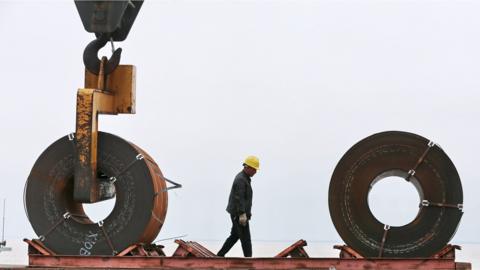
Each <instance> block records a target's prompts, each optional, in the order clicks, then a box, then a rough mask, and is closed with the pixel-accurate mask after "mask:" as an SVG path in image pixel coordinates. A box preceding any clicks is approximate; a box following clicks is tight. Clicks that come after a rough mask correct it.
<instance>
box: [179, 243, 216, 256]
mask: <svg viewBox="0 0 480 270" xmlns="http://www.w3.org/2000/svg"><path fill="white" fill-rule="evenodd" d="M175 243H177V244H178V247H177V249H176V250H175V252H174V253H173V255H172V257H217V255H215V254H214V253H213V252H211V251H210V250H208V249H207V248H206V247H204V246H202V245H200V244H199V243H197V242H194V241H183V240H181V239H177V240H175Z"/></svg>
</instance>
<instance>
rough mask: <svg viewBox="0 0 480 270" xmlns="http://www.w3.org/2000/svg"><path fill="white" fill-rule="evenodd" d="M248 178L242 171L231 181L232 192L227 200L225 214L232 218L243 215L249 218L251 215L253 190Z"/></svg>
mask: <svg viewBox="0 0 480 270" xmlns="http://www.w3.org/2000/svg"><path fill="white" fill-rule="evenodd" d="M251 181H252V180H251V179H250V177H249V176H248V175H247V174H246V173H245V172H244V171H243V170H242V171H241V172H240V173H238V174H237V176H235V180H233V185H232V190H231V191H230V196H229V198H228V205H227V212H228V213H230V214H231V215H233V216H239V215H241V214H243V213H246V214H247V217H248V218H250V216H251V215H252V197H253V190H252V186H251V185H250V183H251Z"/></svg>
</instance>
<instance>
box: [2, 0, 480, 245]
mask: <svg viewBox="0 0 480 270" xmlns="http://www.w3.org/2000/svg"><path fill="white" fill-rule="evenodd" d="M479 10H480V2H477V1H422V2H419V1H393V0H392V1H366V0H365V1H360V0H358V1H302V0H296V1H280V0H278V1H200V0H198V1H180V0H178V1H157V2H154V1H146V2H145V3H144V5H143V7H142V9H141V11H140V14H139V16H138V17H137V20H136V22H135V24H134V26H133V28H132V31H131V32H130V34H129V37H128V39H127V40H126V41H125V42H122V43H117V44H116V46H117V47H118V46H120V47H122V48H123V50H124V51H123V54H122V63H124V64H134V65H136V66H137V114H136V115H121V116H116V117H114V116H102V117H101V118H100V129H101V130H103V131H108V132H110V133H114V134H116V135H119V136H121V137H123V138H125V139H127V140H130V141H132V142H134V143H135V144H137V145H139V146H141V147H142V148H144V149H145V150H146V151H147V152H148V153H149V154H150V155H152V156H153V157H154V158H155V159H156V161H157V163H158V164H159V165H160V168H161V169H162V171H163V173H164V174H165V176H166V177H168V178H170V179H172V180H175V181H178V182H180V183H182V184H183V185H184V188H182V189H180V190H178V191H175V192H172V193H171V194H170V198H169V209H168V215H167V220H166V225H165V226H164V228H163V229H162V231H161V233H160V235H159V238H165V237H171V236H176V235H182V234H188V237H189V238H190V239H195V240H204V239H213V240H223V239H224V238H225V237H226V236H227V234H228V232H229V229H230V220H229V217H228V215H227V213H226V212H225V207H226V204H227V199H228V193H229V191H230V187H231V183H232V180H233V177H234V176H235V174H236V173H237V172H238V171H239V170H240V169H241V163H242V160H243V158H244V157H245V156H246V155H249V154H255V155H258V156H259V157H260V160H261V167H262V168H261V171H260V172H259V173H258V174H257V175H256V176H255V177H254V178H253V188H254V207H253V220H252V223H251V229H252V238H253V239H254V240H297V239H300V238H303V239H306V240H308V241H338V242H340V238H339V237H338V234H337V233H336V231H335V229H334V227H333V225H332V222H331V220H330V215H329V212H328V201H327V199H328V185H329V181H330V176H331V174H332V172H333V169H334V167H335V165H336V163H337V162H338V160H339V159H340V157H341V156H342V155H343V154H344V153H345V152H346V151H347V150H348V149H349V148H350V147H351V146H352V145H353V144H355V143H356V142H357V141H359V140H360V139H362V138H364V137H367V136H369V135H371V134H373V133H376V132H380V131H386V130H403V131H409V132H414V133H417V134H419V135H422V136H424V137H427V138H429V139H431V140H434V141H435V142H438V143H439V144H440V145H441V146H442V148H443V149H444V150H445V151H446V153H447V154H448V155H449V156H450V158H451V159H452V160H453V162H454V164H455V165H456V167H457V169H458V171H459V173H460V176H461V179H462V184H463V188H464V204H465V214H464V217H463V219H462V222H461V224H460V227H459V229H458V231H457V234H456V236H455V239H454V241H453V242H479V241H480V233H479V231H478V228H479V227H480V221H479V218H478V209H479V207H480V196H478V195H477V194H478V191H479V188H480V185H479V184H478V179H477V178H478V171H477V166H478V160H477V159H478V158H477V152H478V151H479V150H480V143H479V140H478V138H479V136H480V128H479V127H478V119H479V116H480V106H478V104H479V103H480V94H479V92H478V89H480V79H479V78H480V77H479V76H478V75H479V73H480V69H479V67H480V66H479V64H480V53H479V52H480V50H479V48H480V38H479V37H480V35H479V34H480V33H479V32H480V16H478V11H479ZM0 37H1V40H0V41H1V42H0V60H1V63H0V64H1V65H0V78H1V86H2V101H3V102H2V105H1V109H0V110H1V113H0V123H2V128H1V130H2V132H1V133H0V136H1V137H0V151H1V155H0V169H1V172H2V177H1V178H0V179H1V180H0V181H1V182H0V183H1V185H0V198H6V199H7V208H8V209H7V227H6V233H7V235H6V236H7V238H8V239H12V238H24V237H33V236H34V233H33V231H32V229H31V226H30V224H29V223H28V220H27V219H26V216H25V214H24V211H23V201H22V196H23V187H24V183H25V181H26V178H27V177H28V174H29V172H30V169H31V167H32V166H33V164H34V162H35V160H36V159H37V157H38V156H39V155H40V153H41V152H42V151H43V150H44V149H45V148H46V147H47V146H48V145H50V144H51V143H52V142H53V141H55V140H56V139H58V138H59V137H61V136H64V135H66V134H68V133H70V132H72V131H73V130H74V127H75V98H76V91H77V89H78V88H81V87H82V86H83V69H84V67H83V63H82V53H83V49H84V47H85V46H86V44H87V43H88V42H90V41H91V40H92V39H93V34H89V33H86V32H85V31H84V29H83V26H82V24H81V21H80V18H79V16H78V14H77V10H76V8H75V5H74V3H73V1H68V2H18V1H11V2H0ZM105 53H108V55H109V47H108V50H105ZM397 190H398V189H397V188H390V189H389V190H387V191H386V192H384V193H383V197H387V198H391V197H393V195H397V196H398V197H399V198H400V199H401V198H412V196H413V199H415V196H416V195H415V194H413V195H412V194H411V193H408V191H411V190H409V189H408V187H406V188H404V189H402V190H405V191H402V192H405V193H402V192H398V191H397ZM380 193H381V192H380ZM407 193H408V194H407ZM415 204H416V202H415ZM413 207H414V206H413ZM380 208H382V209H383V210H382V209H380V210H379V211H383V213H384V215H385V216H386V218H387V219H388V218H393V219H395V218H396V217H402V216H409V215H408V212H410V213H411V211H412V209H411V208H409V209H404V208H402V207H399V206H395V205H391V206H389V205H385V206H383V207H382V205H381V206H380ZM388 210H390V211H391V212H388ZM408 210H410V211H408ZM414 210H415V209H413V211H414ZM386 211H387V212H386ZM385 213H386V214H385ZM407 221H408V220H407Z"/></svg>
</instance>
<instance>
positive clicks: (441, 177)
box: [329, 131, 463, 257]
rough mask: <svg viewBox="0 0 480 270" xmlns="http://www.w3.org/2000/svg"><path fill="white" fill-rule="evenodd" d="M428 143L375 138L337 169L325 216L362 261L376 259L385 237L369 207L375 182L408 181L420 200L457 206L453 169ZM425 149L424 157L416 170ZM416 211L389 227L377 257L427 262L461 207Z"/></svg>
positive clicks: (388, 135) (402, 136)
mask: <svg viewBox="0 0 480 270" xmlns="http://www.w3.org/2000/svg"><path fill="white" fill-rule="evenodd" d="M428 144H429V141H428V140H427V139H425V138H423V137H421V136H418V135H415V134H412V133H407V132H398V131H391V132H383V133H378V134H375V135H372V136H370V137H368V138H366V139H364V140H362V141H360V142H358V143H357V144H355V145H354V146H353V147H352V148H350V150H348V151H347V153H345V155H344V156H343V157H342V159H341V160H340V161H339V163H338V165H337V166H336V168H335V171H334V173H333V175H332V180H331V182H330V188H329V209H330V216H331V218H332V220H333V223H334V225H335V228H336V229H337V231H338V233H339V234H340V236H341V237H342V239H343V240H344V241H345V243H347V244H348V245H349V246H350V247H352V248H353V249H354V250H355V251H357V252H358V253H360V254H361V255H362V256H364V257H377V256H378V254H379V252H380V251H381V247H382V239H383V237H384V236H385V230H384V227H385V224H383V223H381V221H379V220H377V219H376V218H375V217H374V216H373V214H372V212H371V211H370V208H369V206H368V193H369V191H370V189H371V186H372V183H374V182H375V181H379V180H381V179H382V178H384V177H388V176H399V177H403V178H409V179H408V180H409V181H410V182H411V183H412V184H414V186H415V187H416V188H417V190H418V191H419V195H420V197H421V201H422V200H428V201H430V202H436V203H444V204H451V205H460V206H461V204H462V202H463V193H462V186H461V183H460V178H459V176H458V173H457V170H456V169H455V166H454V165H453V163H452V161H451V160H450V159H449V158H448V156H447V155H446V154H445V152H444V151H443V150H442V149H441V148H440V147H439V146H438V145H432V144H431V145H428ZM430 146H432V147H431V149H430V150H429V152H428V155H425V156H424V158H423V160H422V162H421V164H420V165H418V166H416V164H417V163H418V161H419V158H421V157H422V155H423V153H425V150H426V149H427V147H430ZM414 166H416V170H415V172H413V175H411V176H410V177H409V176H408V175H409V171H410V170H411V169H412V168H413V167H414ZM392 192H394V191H392ZM419 207H420V208H419V212H418V215H417V216H416V218H415V219H414V220H413V221H412V222H410V223H409V224H406V225H404V226H400V227H394V226H391V227H390V229H389V230H388V235H386V239H385V241H384V243H383V244H384V245H383V250H382V252H380V253H381V254H383V256H384V257H430V256H432V255H433V254H435V253H436V252H438V251H440V250H441V249H442V248H443V247H445V246H446V245H447V243H448V241H449V240H450V239H451V238H452V237H453V235H454V234H455V231H456V229H457V226H458V224H459V222H460V219H461V217H462V214H463V212H462V210H461V208H460V209H459V208H456V207H433V206H425V205H422V204H421V205H420V206H419ZM392 212H394V209H392Z"/></svg>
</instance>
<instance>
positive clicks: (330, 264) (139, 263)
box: [29, 255, 471, 270]
mask: <svg viewBox="0 0 480 270" xmlns="http://www.w3.org/2000/svg"><path fill="white" fill-rule="evenodd" d="M29 264H30V265H29V267H36V268H38V267H40V268H42V267H44V268H64V267H69V268H79V269H80V268H81V269H88V268H131V269H139V268H150V269H152V268H157V269H158V268H162V269H188V268H190V269H246V268H247V269H279V270H281V269H330V270H332V269H335V270H365V269H389V270H406V269H428V270H433V269H435V270H454V269H458V268H457V267H458V266H460V265H462V267H464V268H463V269H471V265H470V264H468V263H467V264H466V265H465V264H458V263H455V261H454V260H453V259H338V258H194V257H192V258H175V257H134V256H127V257H107V256H88V257H82V256H42V255H30V256H29ZM465 266H466V267H467V268H465ZM468 267H470V268H468Z"/></svg>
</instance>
